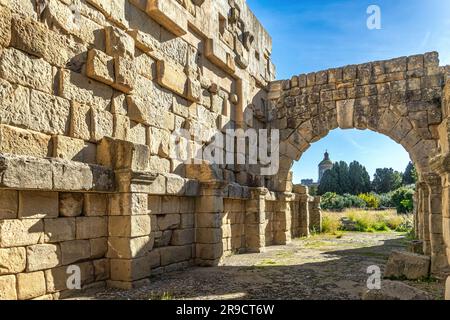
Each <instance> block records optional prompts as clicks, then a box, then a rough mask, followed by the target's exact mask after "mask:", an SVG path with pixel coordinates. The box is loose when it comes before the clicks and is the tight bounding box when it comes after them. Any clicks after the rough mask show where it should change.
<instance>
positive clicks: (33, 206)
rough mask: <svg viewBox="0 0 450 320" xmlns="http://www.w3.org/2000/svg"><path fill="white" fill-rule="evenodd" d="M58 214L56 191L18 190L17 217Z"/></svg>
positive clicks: (35, 217) (55, 215)
mask: <svg viewBox="0 0 450 320" xmlns="http://www.w3.org/2000/svg"><path fill="white" fill-rule="evenodd" d="M58 215H59V211H58V193H57V192H40V191H19V218H21V219H42V218H56V217H58Z"/></svg>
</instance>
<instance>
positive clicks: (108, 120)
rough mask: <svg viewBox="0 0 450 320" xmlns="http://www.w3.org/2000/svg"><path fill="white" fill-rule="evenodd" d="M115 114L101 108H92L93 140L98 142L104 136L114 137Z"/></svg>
mask: <svg viewBox="0 0 450 320" xmlns="http://www.w3.org/2000/svg"><path fill="white" fill-rule="evenodd" d="M113 123H114V119H113V115H112V114H111V113H110V112H109V111H105V110H102V109H101V108H94V107H93V108H92V128H91V130H92V133H91V138H92V140H93V141H95V142H98V141H100V140H101V139H103V138H104V137H112V135H113V126H114V124H113Z"/></svg>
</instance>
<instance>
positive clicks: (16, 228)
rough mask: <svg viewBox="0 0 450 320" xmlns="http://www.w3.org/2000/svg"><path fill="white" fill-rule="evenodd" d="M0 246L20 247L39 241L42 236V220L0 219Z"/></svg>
mask: <svg viewBox="0 0 450 320" xmlns="http://www.w3.org/2000/svg"><path fill="white" fill-rule="evenodd" d="M0 234H1V235H2V237H1V238H0V247H2V248H8V247H20V246H27V245H33V244H37V243H39V242H41V241H42V240H43V236H44V224H43V222H42V220H35V219H24V220H18V219H14V220H2V221H0Z"/></svg>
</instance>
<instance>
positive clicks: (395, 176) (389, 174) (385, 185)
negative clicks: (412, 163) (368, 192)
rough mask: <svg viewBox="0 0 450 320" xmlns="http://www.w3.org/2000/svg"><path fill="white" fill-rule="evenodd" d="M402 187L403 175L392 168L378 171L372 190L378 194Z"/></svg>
mask: <svg viewBox="0 0 450 320" xmlns="http://www.w3.org/2000/svg"><path fill="white" fill-rule="evenodd" d="M401 185H402V174H401V173H400V172H398V171H395V170H394V169H392V168H383V169H377V170H376V172H375V175H374V177H373V182H372V189H373V191H375V192H376V193H379V194H380V193H388V192H390V191H393V190H396V189H398V188H399V187H400V186H401Z"/></svg>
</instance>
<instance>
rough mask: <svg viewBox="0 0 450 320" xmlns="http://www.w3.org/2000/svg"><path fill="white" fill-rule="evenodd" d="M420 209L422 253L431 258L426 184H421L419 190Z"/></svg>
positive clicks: (428, 195) (428, 199)
mask: <svg viewBox="0 0 450 320" xmlns="http://www.w3.org/2000/svg"><path fill="white" fill-rule="evenodd" d="M421 203H422V204H421V209H422V212H421V213H420V216H421V218H422V219H421V220H422V221H421V222H422V228H421V232H422V240H423V253H424V254H425V255H427V256H431V239H430V190H429V188H428V185H427V184H425V183H424V184H423V187H422V188H421Z"/></svg>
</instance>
